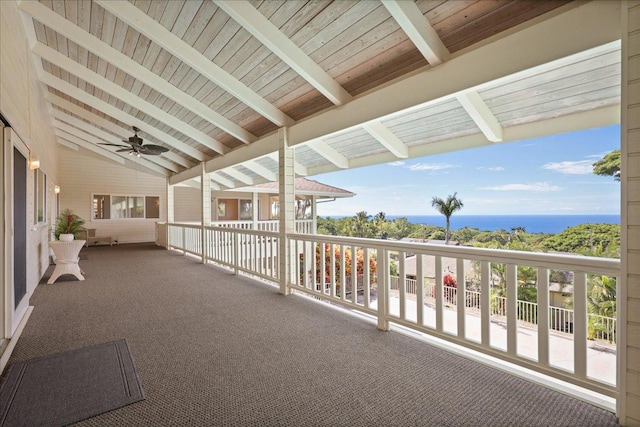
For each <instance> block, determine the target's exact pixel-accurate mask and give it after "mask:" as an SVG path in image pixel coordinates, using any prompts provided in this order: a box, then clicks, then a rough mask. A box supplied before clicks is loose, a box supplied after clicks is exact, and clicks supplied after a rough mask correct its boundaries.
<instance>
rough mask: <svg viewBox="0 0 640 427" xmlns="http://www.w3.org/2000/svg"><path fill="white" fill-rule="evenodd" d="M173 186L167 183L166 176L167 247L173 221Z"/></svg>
mask: <svg viewBox="0 0 640 427" xmlns="http://www.w3.org/2000/svg"><path fill="white" fill-rule="evenodd" d="M174 207H175V187H174V186H173V185H171V184H169V178H167V249H169V248H171V233H170V230H169V229H170V227H171V224H173V223H174V222H175V210H174Z"/></svg>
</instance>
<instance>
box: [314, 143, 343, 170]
mask: <svg viewBox="0 0 640 427" xmlns="http://www.w3.org/2000/svg"><path fill="white" fill-rule="evenodd" d="M307 147H309V148H311V149H312V150H313V151H315V152H316V153H318V154H320V155H321V156H322V157H324V158H325V159H327V160H329V161H330V162H331V163H333V164H334V165H336V166H337V167H339V168H340V169H348V168H349V159H347V158H346V157H345V156H343V155H342V154H340V153H339V152H338V151H336V150H335V149H334V148H333V147H331V146H330V145H329V144H327V143H326V142H324V141H323V140H321V139H316V140H315V141H313V142H310V143H309V144H307Z"/></svg>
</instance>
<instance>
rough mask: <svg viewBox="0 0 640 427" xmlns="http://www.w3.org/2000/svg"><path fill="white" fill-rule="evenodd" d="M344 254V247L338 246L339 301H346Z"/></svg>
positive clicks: (345, 262)
mask: <svg viewBox="0 0 640 427" xmlns="http://www.w3.org/2000/svg"><path fill="white" fill-rule="evenodd" d="M346 253H347V251H346V249H345V245H340V299H341V300H342V301H346V300H347V271H346V268H345V266H346V265H347V261H346V258H347V257H346Z"/></svg>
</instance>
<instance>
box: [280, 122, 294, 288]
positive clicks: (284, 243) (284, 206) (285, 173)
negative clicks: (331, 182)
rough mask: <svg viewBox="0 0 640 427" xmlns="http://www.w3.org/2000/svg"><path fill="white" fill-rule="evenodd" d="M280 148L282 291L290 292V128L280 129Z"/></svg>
mask: <svg viewBox="0 0 640 427" xmlns="http://www.w3.org/2000/svg"><path fill="white" fill-rule="evenodd" d="M278 139H279V146H280V150H279V153H278V160H279V161H278V179H279V200H280V229H279V235H280V236H279V237H280V260H279V264H280V269H279V276H280V293H281V294H283V295H288V294H289V287H288V284H289V282H290V281H291V274H292V273H293V267H294V265H292V262H293V260H294V258H295V256H296V254H295V253H294V251H293V250H292V248H291V245H290V243H289V234H292V233H295V206H294V204H295V172H294V169H293V166H294V165H293V163H294V150H293V148H289V141H288V130H287V128H286V127H284V128H280V129H279V130H278Z"/></svg>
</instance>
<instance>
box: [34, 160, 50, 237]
mask: <svg viewBox="0 0 640 427" xmlns="http://www.w3.org/2000/svg"><path fill="white" fill-rule="evenodd" d="M33 183H34V187H35V188H34V191H33V194H34V198H35V200H34V202H35V203H34V218H33V222H34V223H35V224H38V223H41V222H46V221H47V220H46V218H47V191H46V190H47V176H46V175H45V174H44V173H42V171H41V170H40V169H35V170H34V171H33Z"/></svg>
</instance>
